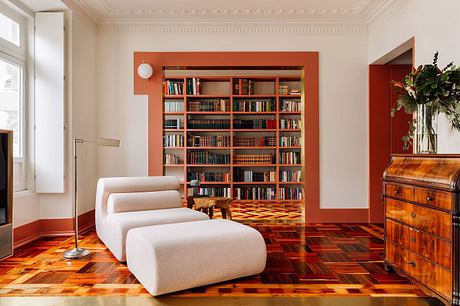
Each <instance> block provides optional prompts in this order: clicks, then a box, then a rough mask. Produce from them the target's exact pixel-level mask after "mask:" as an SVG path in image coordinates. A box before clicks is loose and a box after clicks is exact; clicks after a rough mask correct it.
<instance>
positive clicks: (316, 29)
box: [97, 22, 368, 34]
mask: <svg viewBox="0 0 460 306" xmlns="http://www.w3.org/2000/svg"><path fill="white" fill-rule="evenodd" d="M367 28H368V26H367V24H364V23H362V24H360V23H357V24H342V23H341V24H333V23H331V24H312V23H239V24H235V23H196V22H188V23H177V22H176V23H165V22H158V23H128V22H127V23H105V24H99V25H98V26H97V30H98V32H124V33H292V34H296V33H298V34H309V33H310V34H315V33H318V34H328V33H331V34H347V33H367Z"/></svg>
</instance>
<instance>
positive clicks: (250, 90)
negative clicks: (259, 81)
mask: <svg viewBox="0 0 460 306" xmlns="http://www.w3.org/2000/svg"><path fill="white" fill-rule="evenodd" d="M241 94H242V95H253V94H254V81H253V80H250V79H241Z"/></svg>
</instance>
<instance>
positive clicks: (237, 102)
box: [163, 76, 303, 201]
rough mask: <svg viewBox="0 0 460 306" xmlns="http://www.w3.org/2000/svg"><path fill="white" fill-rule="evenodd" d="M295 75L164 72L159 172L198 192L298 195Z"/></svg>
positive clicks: (245, 195) (297, 87) (284, 197)
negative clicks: (197, 188)
mask: <svg viewBox="0 0 460 306" xmlns="http://www.w3.org/2000/svg"><path fill="white" fill-rule="evenodd" d="M301 90H302V88H301V80H300V77H298V76H292V77H287V76H282V77H281V76H273V77H267V76H259V77H246V76H241V77H238V76H234V77H214V76H202V77H168V78H166V79H165V81H164V94H163V115H164V121H163V122H164V124H163V126H164V129H163V152H164V154H163V157H164V161H163V165H164V174H165V175H175V176H178V177H179V178H181V179H182V180H183V193H184V194H187V193H188V192H189V187H190V181H191V180H194V179H198V180H200V182H201V185H200V193H202V194H208V195H216V196H228V197H232V198H234V199H238V200H262V201H263V200H300V199H301V198H302V196H303V195H302V182H301V174H300V173H301V126H302V124H301V111H302V102H301Z"/></svg>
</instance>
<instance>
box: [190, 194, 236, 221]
mask: <svg viewBox="0 0 460 306" xmlns="http://www.w3.org/2000/svg"><path fill="white" fill-rule="evenodd" d="M231 201H232V199H230V198H226V197H207V198H194V199H193V202H195V209H196V210H200V211H204V212H205V213H208V214H209V218H210V219H212V217H213V215H214V207H216V208H220V211H221V212H222V218H223V219H227V217H228V219H229V220H232V212H231V210H230V202H231Z"/></svg>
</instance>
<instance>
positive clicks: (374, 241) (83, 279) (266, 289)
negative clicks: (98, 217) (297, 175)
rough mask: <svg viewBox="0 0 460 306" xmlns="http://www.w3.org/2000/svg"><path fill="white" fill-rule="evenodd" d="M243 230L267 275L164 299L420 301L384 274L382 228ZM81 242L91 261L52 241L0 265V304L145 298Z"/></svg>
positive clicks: (91, 243)
mask: <svg viewBox="0 0 460 306" xmlns="http://www.w3.org/2000/svg"><path fill="white" fill-rule="evenodd" d="M249 225H251V226H252V227H254V228H256V229H257V230H258V231H259V232H260V233H261V234H262V236H263V237H264V239H265V241H266V243H267V252H268V259H267V267H266V269H265V271H263V272H262V273H261V274H260V275H255V276H252V277H246V278H241V279H236V280H231V281H227V282H222V283H218V284H214V285H209V286H204V287H199V288H194V289H191V290H186V291H181V292H177V293H174V294H171V295H169V296H173V295H174V296H178V297H213V296H214V297H215V296H218V297H276V296H279V297H288V296H292V297H306V296H309V297H311V296H347V297H353V296H362V297H374V296H375V297H376V296H379V297H391V296H400V297H414V296H421V297H423V296H426V294H425V293H424V292H423V291H422V290H421V289H420V288H419V287H418V286H417V285H414V284H411V283H410V282H409V280H408V279H407V278H405V277H402V276H400V275H398V274H393V273H386V272H385V271H384V267H383V228H382V227H380V226H377V225H367V224H366V225H363V224H309V225H306V226H303V225H301V224H283V223H277V224H265V223H253V222H252V223H249ZM80 242H81V246H82V247H85V248H88V249H89V250H90V251H91V254H92V255H91V257H89V258H86V259H82V260H74V261H70V260H64V259H63V257H62V254H63V252H64V251H65V250H67V249H68V248H69V247H71V246H72V245H73V238H65V237H61V238H59V237H56V238H42V239H40V240H37V241H35V242H33V243H31V244H28V245H25V246H23V247H21V248H20V249H18V250H17V251H16V252H15V254H14V256H13V257H11V258H8V259H6V260H4V261H0V296H50V295H53V296H134V297H135V296H146V297H148V296H150V295H149V294H148V293H147V291H146V290H145V289H144V288H143V287H142V285H140V284H139V282H138V281H137V280H136V279H135V278H134V277H133V275H132V274H131V273H130V272H129V270H128V269H127V267H126V265H125V264H122V263H119V262H118V261H117V260H116V259H115V258H114V257H113V256H112V254H111V253H110V252H109V251H108V250H107V249H106V247H105V246H104V244H102V242H101V241H100V240H99V239H98V238H97V236H96V233H95V231H94V230H90V231H86V232H83V233H82V235H81V241H80ZM133 305H136V304H133ZM395 305H400V304H395Z"/></svg>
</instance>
